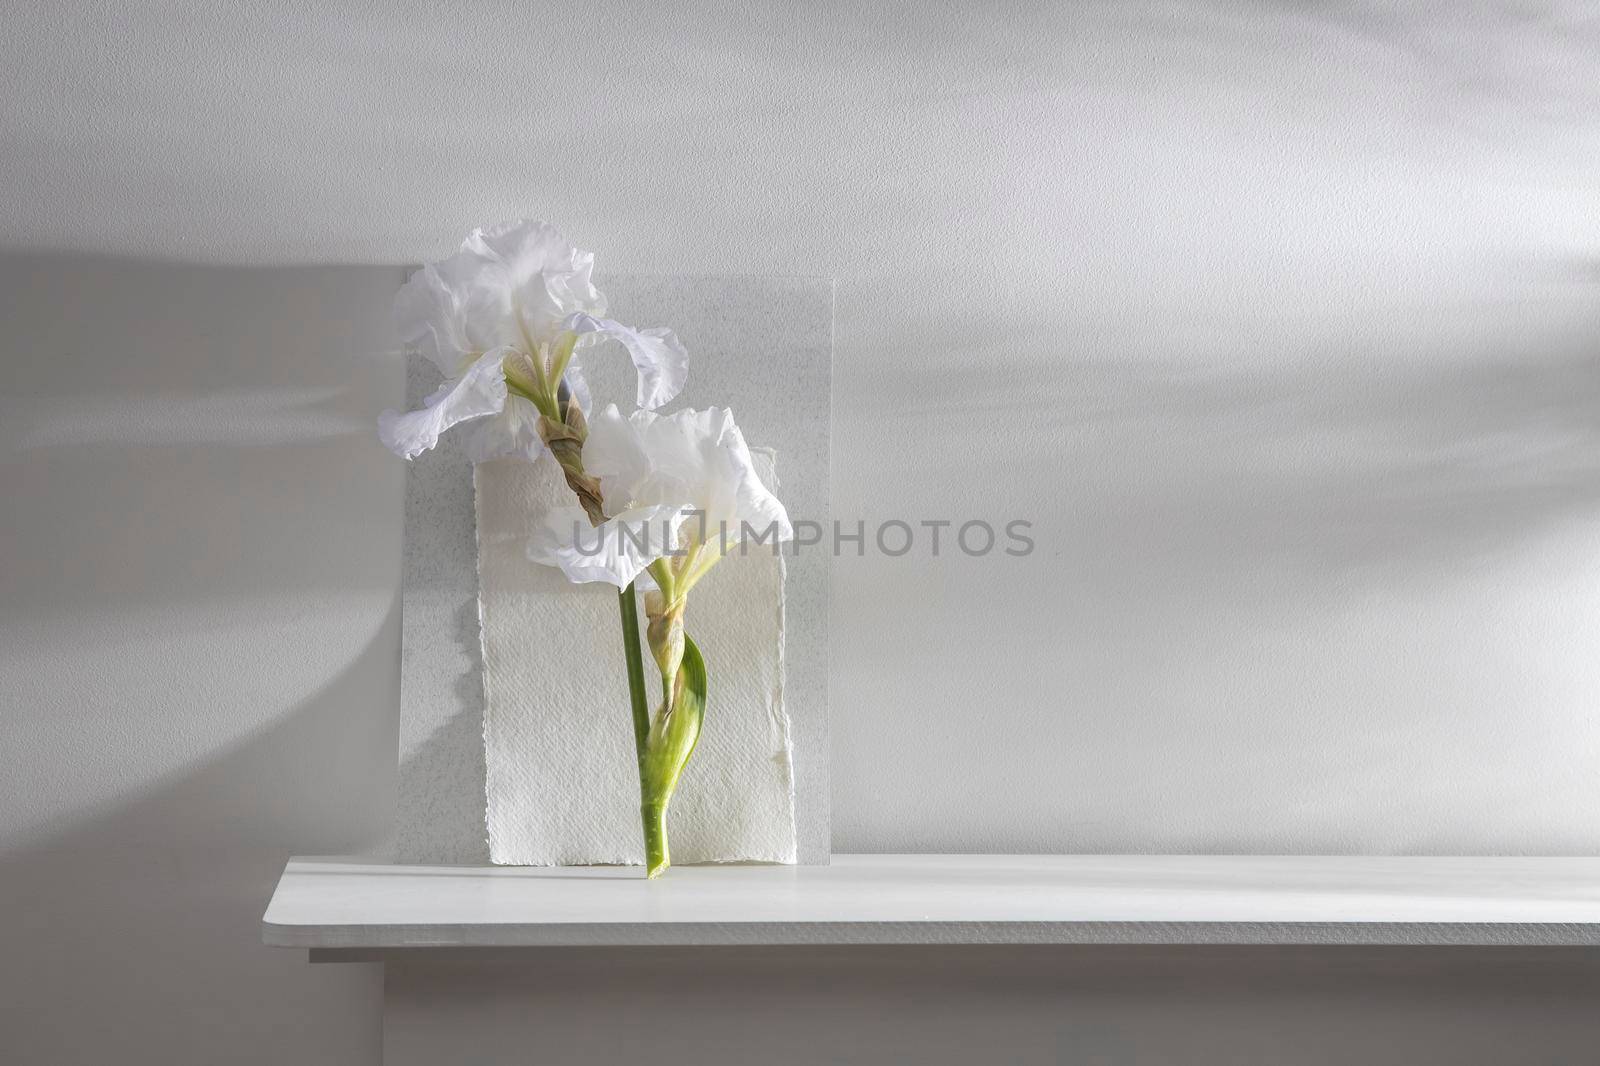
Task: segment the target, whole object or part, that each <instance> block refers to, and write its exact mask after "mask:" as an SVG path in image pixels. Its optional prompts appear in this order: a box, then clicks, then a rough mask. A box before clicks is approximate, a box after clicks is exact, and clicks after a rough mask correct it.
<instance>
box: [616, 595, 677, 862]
mask: <svg viewBox="0 0 1600 1066" xmlns="http://www.w3.org/2000/svg"><path fill="white" fill-rule="evenodd" d="M617 603H618V605H619V607H620V608H621V611H622V653H623V656H624V658H625V659H626V660H627V664H628V699H629V702H630V703H631V705H632V708H633V745H634V754H635V756H636V758H637V759H638V763H639V794H640V798H641V799H642V800H644V802H642V803H641V804H640V807H639V815H640V818H641V819H642V821H643V823H644V859H645V876H647V877H655V876H656V875H657V874H659V873H660V872H661V871H662V870H665V869H666V868H667V866H668V864H669V863H670V862H671V859H670V858H669V857H668V852H667V807H666V804H665V803H651V802H649V800H648V797H649V795H650V793H651V792H652V788H651V781H650V776H651V775H650V773H649V766H648V762H649V760H648V758H647V756H648V754H649V750H650V700H649V697H648V696H647V695H646V694H645V690H644V649H643V647H642V646H641V644H640V642H639V601H638V599H637V598H636V597H635V595H634V591H633V584H632V583H631V582H630V583H629V584H628V587H627V588H625V589H623V590H622V591H621V592H619V593H617Z"/></svg>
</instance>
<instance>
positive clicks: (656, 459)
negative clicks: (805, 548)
mask: <svg viewBox="0 0 1600 1066" xmlns="http://www.w3.org/2000/svg"><path fill="white" fill-rule="evenodd" d="M583 461H584V468H585V469H586V470H588V472H589V473H590V474H592V475H593V476H595V477H597V478H599V479H600V490H601V494H602V495H603V496H604V497H605V499H606V501H607V503H608V505H611V506H616V507H622V508H636V507H649V506H655V505H673V506H684V505H687V506H689V507H691V508H694V509H695V510H697V511H699V512H701V514H702V515H703V516H704V517H703V518H701V517H699V516H695V517H693V518H691V520H690V521H691V529H692V530H694V531H695V532H696V535H699V530H703V531H704V536H705V539H707V540H711V541H718V540H720V541H721V543H722V544H723V545H725V546H731V545H734V544H737V543H738V542H739V541H740V540H741V539H743V537H744V535H745V534H746V532H749V533H751V534H752V535H754V536H757V537H760V538H761V539H762V540H763V541H765V540H767V539H768V538H769V537H772V538H775V539H776V540H778V541H788V540H793V539H794V530H793V527H792V526H791V525H790V522H789V515H788V512H787V511H786V510H785V509H784V506H783V504H782V503H781V502H779V500H778V498H777V497H776V496H774V495H773V494H772V492H771V491H770V490H769V489H768V488H767V487H766V485H764V484H763V483H762V481H761V477H760V475H759V474H757V473H756V469H755V464H754V462H753V461H752V460H751V458H750V449H749V447H748V445H746V444H745V440H744V434H743V433H741V432H740V431H739V427H738V425H737V424H736V423H735V422H734V420H733V413H732V412H730V411H728V410H727V409H725V408H720V407H709V408H706V409H705V410H702V411H695V410H684V411H677V412H674V413H673V414H670V415H658V414H656V413H654V412H653V411H635V412H633V414H632V415H630V416H628V417H627V418H624V417H623V416H622V414H621V413H620V412H619V411H618V410H617V407H616V405H615V404H611V405H608V406H607V407H606V409H605V410H604V411H602V412H601V413H600V414H599V415H597V416H595V418H594V419H593V420H592V421H591V423H590V427H589V439H588V441H587V442H585V444H584V447H583ZM702 523H703V525H702ZM696 527H698V528H696Z"/></svg>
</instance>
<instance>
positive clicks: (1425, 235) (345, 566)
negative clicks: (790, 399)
mask: <svg viewBox="0 0 1600 1066" xmlns="http://www.w3.org/2000/svg"><path fill="white" fill-rule="evenodd" d="M1596 15H1597V11H1596V9H1595V7H1594V6H1593V5H1587V4H1574V5H1566V6H1563V7H1559V8H1557V7H1551V8H1550V9H1544V8H1540V7H1537V6H1516V7H1511V6H1506V7H1503V8H1502V7H1500V6H1495V5H1474V4H1446V3H1441V4H1437V5H1434V6H1433V7H1432V8H1431V9H1430V8H1429V7H1425V6H1420V5H1418V6H1409V7H1407V8H1406V9H1405V11H1404V12H1402V13H1395V12H1392V11H1391V10H1390V8H1389V6H1388V5H1379V4H1374V5H1370V6H1364V5H1356V6H1346V7H1343V8H1339V9H1337V10H1333V11H1329V12H1326V13H1316V12H1306V11H1302V10H1300V9H1299V8H1298V7H1296V6H1293V5H1288V4H1276V5H1274V4H1260V5H1236V4H1217V5H1214V6H1208V5H1184V6H1169V5H1153V6H1148V7H1147V6H1144V5H1136V4H1117V5H1110V4H1107V5H1080V4H1029V3H1022V2H1012V3H999V4H987V5H939V6H937V7H933V6H927V7H919V6H916V5H905V4H874V3H849V4H837V5H824V4H820V3H813V4H788V3H770V4H751V3H727V4H721V3H713V2H710V0H698V2H695V3H690V4H687V5H666V4H659V5H644V4H637V5H629V6H619V5H612V4H603V3H602V4H595V5H577V6H569V7H565V8H560V9H546V8H545V6H544V5H537V4H522V3H518V4H512V3H506V4H478V5H470V6H468V5H452V6H435V7H422V6H417V7H414V8H413V7H404V8H402V7H397V6H395V5H379V4H370V5H359V4H343V5H279V4H269V3H265V2H260V0H250V2H247V3H244V4H236V5H215V4H202V3H195V2H188V3H184V2H179V3H171V4H163V5H120V4H118V5H102V4H96V3H90V2H88V0H67V2H54V3H43V2H39V3H23V2H17V0H12V2H11V3H8V4H6V5H5V6H4V8H3V9H0V23H3V32H0V188H3V189H4V195H3V196H0V245H3V246H5V247H7V248H9V249H11V252H8V253H7V257H6V259H5V261H4V263H3V265H0V286H3V292H4V300H5V303H4V307H5V311H6V317H5V323H6V329H5V331H4V334H3V336H4V341H3V343H4V346H5V351H4V358H5V370H6V378H5V380H6V381H7V385H6V387H5V388H4V390H3V397H4V403H5V407H4V425H3V427H0V436H3V442H4V445H5V449H6V450H5V454H4V459H3V466H0V492H3V498H4V499H5V501H6V507H5V512H4V515H3V516H0V538H3V539H0V552H3V554H0V559H3V567H4V568H3V576H0V589H3V592H4V595H3V596H0V635H3V638H4V643H3V648H4V651H3V658H0V695H3V697H4V700H5V714H4V718H3V719H0V903H4V904H6V905H7V911H6V917H7V921H6V923H5V932H4V933H3V934H0V935H3V936H5V937H6V940H5V942H4V943H0V947H3V948H5V951H4V952H3V954H0V958H4V959H5V962H4V963H3V964H0V978H3V980H4V985H3V988H0V991H3V992H5V993H6V995H5V996H4V997H3V1000H0V1003H3V1005H0V1012H3V1013H0V1031H4V1032H7V1033H10V1034H12V1038H13V1039H25V1040H28V1041H30V1043H28V1044H27V1045H26V1046H27V1047H28V1048H29V1049H30V1050H33V1051H34V1052H35V1055H34V1057H35V1058H37V1059H39V1060H42V1061H76V1060H83V1059H85V1058H96V1057H100V1058H103V1057H105V1055H106V1054H108V1053H110V1051H111V1050H112V1049H116V1048H119V1047H137V1048H142V1049H150V1050H151V1051H152V1054H155V1053H157V1052H159V1053H161V1054H164V1055H165V1056H166V1057H165V1059H164V1060H163V1061H217V1060H218V1059H219V1058H220V1057H221V1056H222V1052H221V1049H224V1048H227V1049H231V1052H232V1053H233V1055H234V1061H242V1059H240V1058H239V1057H238V1056H241V1055H242V1056H244V1057H245V1058H249V1057H251V1056H255V1057H256V1060H257V1061H263V1062H267V1061H301V1062H309V1061H318V1056H321V1058H322V1060H323V1061H354V1060H355V1059H356V1058H357V1057H359V1055H362V1054H371V1053H373V1052H374V1049H375V1044H374V1043H373V1042H372V1041H373V1040H374V1039H375V1036H374V1034H375V1032H376V1029H375V1025H376V1023H375V1020H374V1018H373V1016H372V1004H373V999H372V996H373V988H372V983H371V977H370V974H369V975H366V976H362V975H361V971H359V970H348V971H347V970H338V971H332V970H328V969H318V970H316V971H314V972H307V971H306V970H305V969H304V968H302V967H300V966H299V964H298V963H295V962H294V961H293V960H288V959H283V958H279V957H277V956H273V955H270V954H268V955H263V954H262V953H261V952H259V951H257V950H256V949H255V947H254V928H253V921H254V917H255V911H257V910H258V909H259V903H260V898H261V897H262V896H264V893H265V891H266V887H267V886H268V884H269V883H270V878H271V873H272V867H273V865H274V863H275V862H276V861H277V860H278V858H279V857H280V856H281V855H283V854H286V853H287V851H288V850H290V849H299V850H317V849H320V848H335V847H341V848H342V847H359V846H363V845H364V844H366V843H370V842H371V841H372V840H373V839H376V837H377V836H379V835H381V831H382V821H383V818H384V812H385V811H386V809H387V808H386V804H387V802H388V790H389V789H390V788H391V787H392V768H390V767H387V766H385V765H382V764H381V760H380V759H379V757H378V756H379V755H381V752H382V750H383V745H384V744H386V743H388V741H387V740H385V739H384V738H385V737H388V736H390V735H391V731H392V721H390V720H389V719H387V718H386V717H385V715H386V714H387V713H388V711H389V709H390V708H391V706H392V699H393V683H394V682H393V667H394V655H395V653H396V649H395V627H394V625H393V619H392V616H391V614H390V611H391V608H392V603H393V592H394V589H393V578H394V574H395V558H396V556H395V551H396V548H395V540H394V538H395V536H396V531H397V516H398V506H399V495H398V493H399V484H400V482H399V474H398V471H397V469H396V468H395V467H394V466H393V465H392V464H390V463H388V462H387V460H386V458H385V457H384V456H383V455H382V453H381V452H379V451H378V450H377V449H376V447H375V446H374V445H373V444H372V442H371V440H370V438H369V437H368V435H367V431H366V429H365V428H364V427H365V426H366V424H367V419H368V418H369V416H370V415H371V413H372V412H374V411H375V410H377V409H378V408H379V407H381V406H383V404H384V403H385V402H387V401H389V400H391V399H392V398H393V396H394V395H395V394H396V391H397V390H398V387H399V375H398V370H397V369H396V368H394V367H393V366H389V365H386V364H385V363H384V362H383V361H382V360H381V359H376V358H368V356H369V355H370V354H371V353H373V352H375V351H376V350H377V349H378V348H381V347H382V345H383V344H384V343H385V341H384V340H382V339H381V336H380V334H381V329H382V326H381V318H382V313H383V306H382V305H383V304H384V303H385V302H386V299H387V292H388V290H389V289H390V288H391V287H392V280H391V279H392V277H393V276H394V274H395V272H394V270H393V269H392V268H391V267H389V266H385V265H386V264H400V263H406V262H412V261H416V260H418V259H422V258H427V257H432V256H436V255H438V254H441V253H443V252H445V251H447V250H448V249H449V248H450V246H451V245H452V243H453V241H454V240H456V239H457V238H458V237H459V235H460V234H461V233H462V232H464V231H465V230H466V229H468V228H470V227H471V226H472V225H474V224H477V223H479V222H483V221H487V220H492V219H497V218H500V217H506V216H514V215H522V214H533V215H541V216H544V217H547V218H550V219H552V220H554V221H556V222H557V223H558V224H560V225H561V226H562V227H563V228H565V229H566V230H567V231H569V233H570V234H571V235H572V236H573V237H574V238H575V239H577V240H578V241H579V242H580V243H581V244H583V245H584V246H585V247H590V248H593V249H595V250H596V251H597V252H598V254H599V256H600V263H601V265H602V268H605V267H609V268H611V269H613V270H627V271H639V272H652V271H653V272H701V273H716V272H754V273H803V274H815V273H831V274H835V275H837V276H838V278H839V279H840V284H839V318H838V325H837V329H838V346H837V360H836V372H835V383H836V390H837V393H836V397H835V402H834V409H835V413H836V420H837V421H836V426H835V453H836V469H835V484H836V498H835V510H836V512H837V513H839V514H841V515H846V516H848V515H860V516H862V517H863V518H866V519H868V520H869V521H871V520H880V519H884V518H891V517H902V518H909V519H912V520H917V519H922V518H929V519H939V518H956V519H960V518H965V517H968V516H979V517H988V518H993V519H1001V518H1010V517H1025V518H1029V519H1032V520H1033V521H1034V522H1035V524H1036V529H1035V533H1036V538H1037V541H1038V545H1039V550H1038V552H1037V553H1036V554H1034V555H1033V556H1031V557H1029V558H1027V559H1023V560H997V559H985V560H966V559H963V558H961V557H959V556H952V555H950V554H948V553H947V554H945V555H943V556H941V558H940V559H939V560H937V561H936V564H935V562H934V561H932V560H928V559H926V558H925V557H920V556H917V555H913V556H908V557H906V558H905V559H901V560H885V559H874V558H867V559H862V560H856V559H851V558H846V559H844V560H841V562H840V564H839V565H838V566H837V567H836V575H837V578H838V582H839V584H838V588H837V591H836V595H835V602H836V605H837V617H836V633H837V635H838V649H837V653H836V657H835V670H836V675H837V679H838V689H837V693H836V697H835V721H834V736H835V743H834V753H833V761H834V769H833V777H834V782H835V785H834V814H835V826H836V834H835V843H836V846H837V847H838V848H840V849H841V850H874V849H879V850H896V849H902V850H922V849H949V850H1007V849H1011V850H1077V849H1081V850H1115V849H1122V850H1269V851H1270V850H1305V851H1340V850H1347V851H1359V850H1366V851H1433V852H1452V851H1465V852H1473V851H1485V852H1499V851H1510V852H1592V851H1594V850H1595V849H1596V848H1597V847H1600V828H1597V824H1600V823H1597V822H1596V820H1595V818H1594V817H1593V813H1592V812H1593V811H1594V809H1595V807H1596V802H1597V800H1600V795H1597V792H1600V788H1597V786H1596V784H1595V782H1596V781H1597V780H1600V776H1597V774H1596V770H1597V769H1600V720H1597V719H1596V717H1595V715H1594V713H1593V711H1594V708H1595V707H1596V706H1597V705H1600V672H1597V671H1596V669H1595V668H1594V665H1593V664H1594V662H1595V661H1596V660H1595V657H1594V656H1593V654H1592V649H1593V647H1594V646H1595V644H1596V638H1597V637H1600V613H1597V610H1596V608H1597V607H1600V537H1597V536H1596V535H1595V534H1596V532H1597V525H1600V419H1597V416H1596V411H1597V410H1600V375H1597V374H1596V370H1597V369H1600V368H1597V365H1596V362H1597V360H1596V355H1595V345H1594V340H1593V336H1594V327H1595V325H1596V323H1597V317H1600V316H1597V310H1600V302H1597V293H1600V287H1597V281H1600V270H1597V267H1596V263H1597V262H1600V254H1597V252H1600V212H1596V211H1595V210H1594V202H1595V194H1596V191H1597V189H1596V181H1595V177H1594V175H1595V174H1596V173H1600V169H1597V166H1596V164H1597V163H1600V124H1597V123H1596V120H1595V118H1594V116H1595V115H1596V114H1597V113H1600V108H1597V105H1600V77H1597V75H1600V60H1597V58H1596V57H1597V55H1600V31H1597V28H1596V27H1597V22H1596ZM28 249H33V250H44V251H47V252H50V253H52V254H51V256H49V257H47V258H45V259H39V258H37V257H30V256H24V255H21V254H18V253H20V252H21V251H24V250H28ZM107 255H109V256H116V257H122V259H121V260H120V261H114V262H106V261H103V260H102V259H100V258H98V257H101V256H107ZM158 261H159V262H158ZM183 262H188V263H204V264H219V265H220V264H229V265H232V266H230V268H229V269H225V270H222V269H219V270H216V271H212V270H207V269H202V268H195V267H188V266H183V265H175V264H179V263H183ZM340 263H354V264H370V265H371V266H369V267H361V268H351V269H342V270H312V269H309V268H308V267H307V266H306V264H340ZM240 264H244V265H247V266H251V267H256V268H261V267H282V268H284V269H282V270H277V271H271V270H269V271H266V272H258V271H255V270H248V269H241V268H240V267H239V265H240ZM690 340H691V341H692V338H690ZM18 915H21V916H23V920H22V921H20V922H19V921H17V920H16V917H17V916H18ZM174 945H176V947H175V946H174ZM97 959H98V960H100V962H101V968H100V969H99V970H98V971H94V972H92V973H89V974H87V975H86V967H88V968H89V969H90V970H92V969H93V968H92V967H89V965H88V964H89V963H90V962H92V961H93V960H97ZM67 990H70V992H71V995H72V996H75V997H76V999H75V1000H73V1001H72V1005H67V1004H68V1000H67V998H66V997H67V995H68V992H67ZM90 1008H92V1009H90ZM85 1016H88V1017H90V1018H92V1019H93V1024H89V1025H85V1024H83V1023H82V1020H81V1019H82V1018H83V1017H85ZM268 1033H271V1034H272V1035H271V1037H270V1039H269V1038H268V1037H267V1036H265V1035H264V1034H268ZM240 1034H243V1035H244V1039H243V1040H242V1041H240V1040H239V1035H240ZM257 1037H259V1039H257ZM0 1039H3V1038H0ZM52 1041H61V1042H62V1043H60V1044H52ZM241 1043H242V1045H243V1050H240V1044H241ZM51 1047H59V1048H62V1049H68V1050H66V1051H63V1052H62V1053H61V1054H58V1055H54V1056H52V1055H50V1054H49V1052H48V1049H49V1048H51ZM39 1049H45V1050H43V1051H40V1050H39ZM346 1052H348V1054H346Z"/></svg>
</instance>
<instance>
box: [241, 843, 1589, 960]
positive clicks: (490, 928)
mask: <svg viewBox="0 0 1600 1066" xmlns="http://www.w3.org/2000/svg"><path fill="white" fill-rule="evenodd" d="M263 937H264V939H265V941H266V942H267V943H268V944H272V945H277V946H283V947H304V948H324V949H351V948H379V949H390V948H418V947H517V946H534V945H596V946H599V945H693V944H705V945H713V944H966V943H971V944H981V943H988V944H993V943H1122V944H1139V943H1144V944H1174V943H1213V944H1216V943H1239V944H1262V943H1286V944H1292V943H1308V944H1338V943H1363V944H1382V943H1393V944H1430V943H1438V944H1452V943H1455V944H1548V945H1557V944H1600V859H1596V858H1420V857H1419V858H1397V857H1385V858H1379V857H1349V856H1163V855H835V856H834V857H833V864H832V865H831V866H810V867H794V866H697V867H674V868H672V869H671V870H669V871H668V872H667V874H666V875H665V876H664V877H662V878H661V879H659V880H656V881H646V880H644V879H643V876H642V874H641V872H640V870H639V869H638V868H636V867H634V868H625V867H558V868H527V867H451V866H391V865H385V864H379V863H373V862H369V861H363V860H358V859H338V858H296V859H292V860H290V862H289V864H288V866H287V867H286V868H285V870H284V873H283V877H282V879H281V880H280V881H279V883H278V888H277V892H276V893H275V894H274V895H273V898H272V902H271V904H270V905H269V906H268V908H267V913H266V916H265V918H264V921H263Z"/></svg>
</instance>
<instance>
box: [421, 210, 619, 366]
mask: <svg viewBox="0 0 1600 1066" xmlns="http://www.w3.org/2000/svg"><path fill="white" fill-rule="evenodd" d="M593 270H594V255H593V254H592V253H589V252H585V251H581V250H579V249H578V248H576V247H574V246H573V245H572V244H571V243H569V242H568V241H567V240H566V238H564V237H562V236H561V234H560V233H559V232H558V231H557V230H556V229H555V227H553V226H551V225H549V224H548V223H545V222H534V221H526V220H519V221H515V222H502V223H500V224H498V225H495V226H486V227H483V228H482V229H477V230H473V231H472V232H471V233H470V234H468V235H467V239H466V240H465V241H463V242H462V244H461V250H460V251H458V252H457V253H456V254H455V255H453V256H451V257H449V258H448V259H445V260H442V261H441V262H438V263H434V264H431V265H429V266H426V267H423V268H422V269H421V270H419V271H417V272H416V273H415V274H413V275H412V276H411V278H410V279H409V280H408V281H407V282H406V284H405V285H404V286H403V287H402V288H401V290H400V293H399V295H397V296H396V298H395V328H396V332H397V333H398V335H399V337H400V340H401V342H402V343H404V344H405V345H406V346H407V347H410V348H413V349H415V350H417V351H419V352H421V353H422V354H423V355H425V356H427V357H428V358H429V359H430V360H432V361H433V363H434V365H435V366H437V367H438V368H439V371H440V372H441V373H442V374H444V375H445V376H446V377H454V376H456V375H457V374H459V373H460V372H461V370H462V368H463V366H465V365H466V364H467V363H469V362H471V361H473V360H474V359H476V358H477V357H478V355H479V354H481V353H483V352H486V351H488V350H490V349H492V348H496V347H500V346H502V345H511V346H514V347H517V348H520V349H524V350H526V349H528V348H529V346H530V343H529V342H530V341H531V342H532V344H533V345H534V346H537V345H539V344H543V343H546V342H548V341H550V340H552V339H554V337H555V335H556V334H557V333H558V332H559V331H560V328H561V323H562V322H563V321H564V320H565V319H566V318H567V317H569V316H570V315H572V314H574V313H578V312H583V313H587V314H596V315H599V314H604V313H605V308H606V299H605V296H604V295H603V294H602V293H601V292H600V291H599V290H598V289H596V288H595V287H594V282H593V280H592V276H591V275H592V273H593ZM529 354H532V353H531V352H530V353H529Z"/></svg>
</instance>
